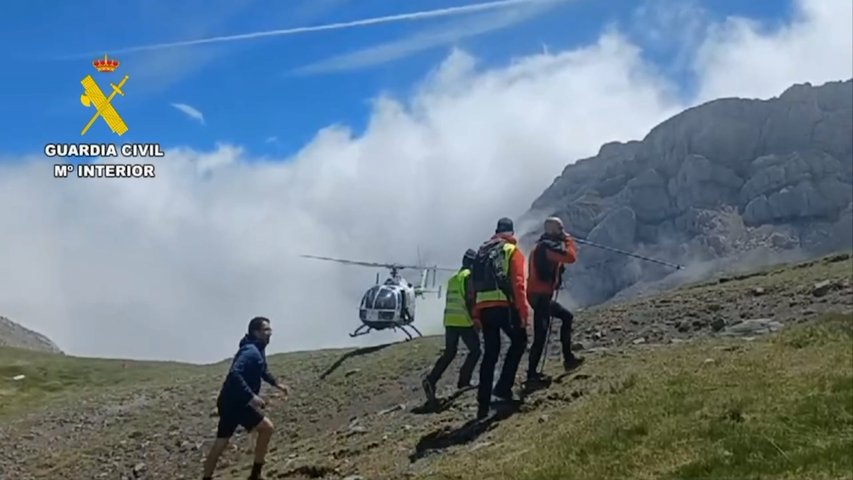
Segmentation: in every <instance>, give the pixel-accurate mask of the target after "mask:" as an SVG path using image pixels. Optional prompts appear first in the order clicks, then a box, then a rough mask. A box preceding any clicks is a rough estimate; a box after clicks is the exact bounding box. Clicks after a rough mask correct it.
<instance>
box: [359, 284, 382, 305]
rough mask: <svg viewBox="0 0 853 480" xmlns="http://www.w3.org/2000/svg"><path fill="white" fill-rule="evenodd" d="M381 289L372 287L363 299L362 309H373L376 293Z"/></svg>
mask: <svg viewBox="0 0 853 480" xmlns="http://www.w3.org/2000/svg"><path fill="white" fill-rule="evenodd" d="M377 290H379V287H370V288H369V289H368V290H367V291H366V292H364V296H362V297H361V308H373V299H375V298H376V291H377Z"/></svg>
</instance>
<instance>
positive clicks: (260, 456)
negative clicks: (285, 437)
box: [249, 417, 275, 478]
mask: <svg viewBox="0 0 853 480" xmlns="http://www.w3.org/2000/svg"><path fill="white" fill-rule="evenodd" d="M274 431H275V428H274V427H273V424H272V421H270V419H269V418H266V417H264V419H263V421H261V423H259V424H258V426H257V427H255V432H256V433H257V434H258V438H257V440H256V441H255V464H254V466H253V467H252V476H251V477H249V478H260V475H261V469H262V468H263V466H264V459H265V458H266V456H267V449H268V448H269V445H270V439H271V438H272V434H273V432H274Z"/></svg>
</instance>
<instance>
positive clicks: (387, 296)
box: [361, 285, 398, 310]
mask: <svg viewBox="0 0 853 480" xmlns="http://www.w3.org/2000/svg"><path fill="white" fill-rule="evenodd" d="M397 297H398V295H397V291H396V290H395V289H393V288H388V287H386V286H385V285H376V286H374V287H371V288H370V289H369V290H368V291H367V292H365V294H364V296H363V297H362V298H361V306H362V308H368V309H373V310H396V309H397V301H398V298H397Z"/></svg>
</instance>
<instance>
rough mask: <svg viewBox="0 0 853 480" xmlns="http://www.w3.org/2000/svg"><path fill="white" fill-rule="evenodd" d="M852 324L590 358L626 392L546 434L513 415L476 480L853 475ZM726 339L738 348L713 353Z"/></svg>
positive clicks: (452, 467)
mask: <svg viewBox="0 0 853 480" xmlns="http://www.w3.org/2000/svg"><path fill="white" fill-rule="evenodd" d="M851 327H853V318H851V316H850V315H847V316H842V315H828V316H825V317H824V318H822V319H821V320H820V321H819V322H817V323H816V324H813V325H810V326H801V327H800V326H798V327H792V328H790V329H788V330H786V331H783V332H781V333H780V334H779V335H778V336H776V337H773V338H771V339H768V340H765V341H756V342H750V343H748V342H742V341H740V342H729V341H727V342H724V343H720V342H719V341H708V342H703V343H700V344H697V345H683V346H677V347H672V348H666V349H659V350H654V351H644V352H635V353H634V354H633V355H632V356H629V357H628V358H613V357H610V358H603V359H600V360H594V361H592V362H591V364H590V365H589V367H588V369H587V371H588V372H589V373H592V375H593V378H595V379H596V380H595V382H597V383H599V384H605V385H607V384H612V383H613V378H614V377H617V378H630V379H633V380H632V381H631V382H630V384H631V385H630V388H624V389H621V390H618V391H616V392H614V391H613V390H612V389H611V388H609V387H606V386H605V387H604V388H597V389H595V388H592V390H593V391H596V392H598V393H591V394H589V395H585V396H584V397H583V399H582V401H579V402H575V403H570V404H568V405H565V406H562V407H554V409H555V411H554V412H553V413H552V415H554V416H555V417H556V418H555V419H553V420H552V421H550V422H548V424H547V425H545V426H543V425H541V424H539V423H538V422H537V421H536V418H530V417H531V416H529V415H528V416H527V417H525V418H523V419H521V418H520V419H519V420H517V421H518V422H520V426H519V428H518V429H514V430H513V431H507V432H506V434H505V436H503V437H501V439H500V441H499V442H497V444H496V445H495V446H494V447H493V448H485V449H482V450H480V451H478V452H477V454H476V456H477V457H478V458H477V463H476V465H478V466H481V469H480V470H479V471H478V475H482V476H483V478H519V479H524V480H558V479H566V478H572V479H601V478H630V479H637V480H639V479H723V478H725V479H734V478H737V479H767V478H774V479H775V478H791V479H793V478H853V343H851V341H853V333H851V332H853V329H852V328H851ZM732 343H733V344H735V345H737V346H738V347H739V348H728V349H724V348H720V347H722V346H725V345H729V344H732ZM639 356H642V359H643V361H642V362H639V361H638V359H639ZM709 359H710V360H709ZM585 368H587V367H585ZM560 388H572V387H571V384H570V385H568V386H565V387H560ZM532 417H536V415H534V416H532ZM521 446H524V447H528V448H524V449H523V451H524V453H523V457H521V456H516V455H507V452H509V451H512V450H518V449H519V448H521ZM522 458H523V463H524V465H525V469H526V471H525V472H521V469H520V466H519V465H520V464H519V463H518V462H519V461H520V460H521V459H522ZM471 466H472V464H471V462H470V459H467V460H466V458H465V457H464V456H463V457H460V458H457V459H448V462H447V464H446V465H442V466H441V468H440V470H441V471H442V473H446V474H447V475H448V476H449V477H453V476H454V475H462V476H460V477H454V478H473V477H470V476H466V475H464V471H465V469H470V468H471Z"/></svg>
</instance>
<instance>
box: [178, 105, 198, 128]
mask: <svg viewBox="0 0 853 480" xmlns="http://www.w3.org/2000/svg"><path fill="white" fill-rule="evenodd" d="M171 105H172V106H173V107H175V108H177V109H178V110H180V111H181V112H182V113H184V114H185V115H186V116H188V117H190V118H192V119H193V120H198V122H199V123H201V124H202V125H204V114H202V113H201V112H199V111H198V109H197V108H195V107H193V106H192V105H187V104H186V103H172V104H171Z"/></svg>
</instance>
